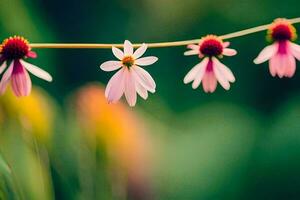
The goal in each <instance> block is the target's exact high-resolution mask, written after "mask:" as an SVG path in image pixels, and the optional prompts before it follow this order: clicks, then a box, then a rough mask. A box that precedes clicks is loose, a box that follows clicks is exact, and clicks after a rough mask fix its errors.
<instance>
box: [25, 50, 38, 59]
mask: <svg viewBox="0 0 300 200" xmlns="http://www.w3.org/2000/svg"><path fill="white" fill-rule="evenodd" d="M26 56H27V57H28V58H36V57H37V54H36V53H35V52H34V51H29V52H28V53H27V55H26Z"/></svg>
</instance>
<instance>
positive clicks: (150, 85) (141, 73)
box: [131, 66, 156, 93]
mask: <svg viewBox="0 0 300 200" xmlns="http://www.w3.org/2000/svg"><path fill="white" fill-rule="evenodd" d="M131 70H132V72H135V76H136V80H137V81H139V83H140V84H141V85H142V86H143V87H144V88H146V89H147V90H148V91H150V92H152V93H154V92H155V87H156V84H155V81H154V80H153V78H152V77H151V75H150V74H149V73H148V72H147V71H146V70H144V69H143V68H141V67H138V66H134V67H131Z"/></svg>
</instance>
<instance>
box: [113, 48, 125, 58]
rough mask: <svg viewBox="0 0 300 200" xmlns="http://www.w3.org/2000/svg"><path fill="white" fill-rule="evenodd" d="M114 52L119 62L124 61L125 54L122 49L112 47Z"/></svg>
mask: <svg viewBox="0 0 300 200" xmlns="http://www.w3.org/2000/svg"><path fill="white" fill-rule="evenodd" d="M112 52H113V54H114V55H115V56H116V58H118V59H119V60H122V59H123V58H124V53H123V51H121V50H120V49H118V48H116V47H112Z"/></svg>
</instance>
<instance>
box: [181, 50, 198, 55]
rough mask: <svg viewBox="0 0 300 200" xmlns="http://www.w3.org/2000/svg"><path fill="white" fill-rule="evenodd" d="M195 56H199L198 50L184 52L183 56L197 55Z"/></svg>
mask: <svg viewBox="0 0 300 200" xmlns="http://www.w3.org/2000/svg"><path fill="white" fill-rule="evenodd" d="M197 54H199V51H198V50H188V51H186V52H184V55H185V56H192V55H197Z"/></svg>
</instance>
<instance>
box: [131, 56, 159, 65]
mask: <svg viewBox="0 0 300 200" xmlns="http://www.w3.org/2000/svg"><path fill="white" fill-rule="evenodd" d="M157 60H158V58H157V57H155V56H148V57H144V58H139V59H137V60H136V61H135V64H136V65H140V66H147V65H152V64H153V63H155V62H156V61H157Z"/></svg>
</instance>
